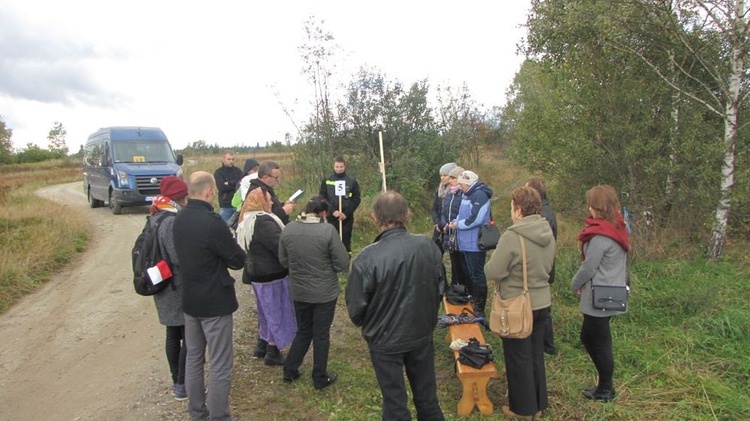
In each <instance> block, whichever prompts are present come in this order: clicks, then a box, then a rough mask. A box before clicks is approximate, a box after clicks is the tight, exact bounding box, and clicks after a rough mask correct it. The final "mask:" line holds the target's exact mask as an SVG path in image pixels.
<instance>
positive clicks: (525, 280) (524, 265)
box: [518, 234, 529, 294]
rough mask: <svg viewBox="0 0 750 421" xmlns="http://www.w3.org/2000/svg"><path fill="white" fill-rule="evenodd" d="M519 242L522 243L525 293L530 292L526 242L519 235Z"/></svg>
mask: <svg viewBox="0 0 750 421" xmlns="http://www.w3.org/2000/svg"><path fill="white" fill-rule="evenodd" d="M518 240H519V241H521V260H522V261H523V293H524V294H526V293H528V292H529V271H528V267H527V266H526V241H525V240H524V238H523V236H522V235H520V234H519V235H518Z"/></svg>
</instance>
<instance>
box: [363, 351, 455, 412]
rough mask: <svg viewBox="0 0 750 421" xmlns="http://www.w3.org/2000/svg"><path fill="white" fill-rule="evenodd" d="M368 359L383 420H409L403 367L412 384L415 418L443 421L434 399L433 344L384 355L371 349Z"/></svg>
mask: <svg viewBox="0 0 750 421" xmlns="http://www.w3.org/2000/svg"><path fill="white" fill-rule="evenodd" d="M370 359H371V360H372V366H373V368H374V369H375V375H376V376H377V378H378V384H379V385H380V392H381V393H382V394H383V410H382V418H383V420H384V421H385V420H387V421H402V420H410V419H411V413H410V412H409V408H408V406H407V395H406V385H405V384H404V368H406V377H407V378H408V379H409V385H411V392H412V396H413V397H414V406H415V407H416V409H417V419H418V420H425V421H441V420H443V419H444V418H443V411H442V410H441V409H440V404H439V403H438V398H437V382H436V380H435V347H434V345H433V343H432V342H430V343H429V344H427V345H425V346H422V347H420V348H417V349H413V350H411V351H408V352H401V353H397V354H384V353H381V352H377V351H373V350H372V349H370Z"/></svg>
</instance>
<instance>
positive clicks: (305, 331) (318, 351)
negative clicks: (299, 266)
mask: <svg viewBox="0 0 750 421" xmlns="http://www.w3.org/2000/svg"><path fill="white" fill-rule="evenodd" d="M335 311H336V300H333V301H328V302H326V303H304V302H301V301H295V302H294V312H295V314H296V318H297V334H296V335H295V337H294V340H293V341H292V346H291V347H290V348H289V353H288V354H287V356H286V360H285V362H284V376H285V377H287V378H291V377H293V376H292V374H293V373H295V374H296V373H297V372H298V370H299V367H300V366H301V365H302V360H304V358H305V355H306V354H307V351H308V350H309V349H310V343H311V342H312V344H313V370H312V379H313V384H315V385H316V386H324V385H325V384H326V382H327V381H328V350H329V348H330V347H331V323H333V315H334V312H335Z"/></svg>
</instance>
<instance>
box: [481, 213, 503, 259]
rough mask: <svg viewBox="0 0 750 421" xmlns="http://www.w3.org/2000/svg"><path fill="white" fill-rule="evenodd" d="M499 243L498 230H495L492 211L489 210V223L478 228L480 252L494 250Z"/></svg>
mask: <svg viewBox="0 0 750 421" xmlns="http://www.w3.org/2000/svg"><path fill="white" fill-rule="evenodd" d="M499 241H500V230H499V229H497V225H495V221H493V220H492V209H490V222H489V223H488V224H486V225H482V227H481V228H479V241H478V244H477V245H478V246H479V249H480V250H494V249H495V248H496V247H497V243H498V242H499Z"/></svg>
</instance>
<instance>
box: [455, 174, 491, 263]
mask: <svg viewBox="0 0 750 421" xmlns="http://www.w3.org/2000/svg"><path fill="white" fill-rule="evenodd" d="M490 197H492V189H491V188H490V187H489V186H488V185H486V184H484V183H480V182H476V183H474V184H472V185H471V187H469V189H468V190H467V191H466V192H465V193H464V195H463V198H462V199H461V207H460V208H459V210H458V217H457V218H456V219H455V221H456V227H457V228H458V250H459V251H484V250H480V249H479V245H478V244H477V243H478V242H479V228H481V227H482V225H486V224H488V223H489V222H490Z"/></svg>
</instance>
